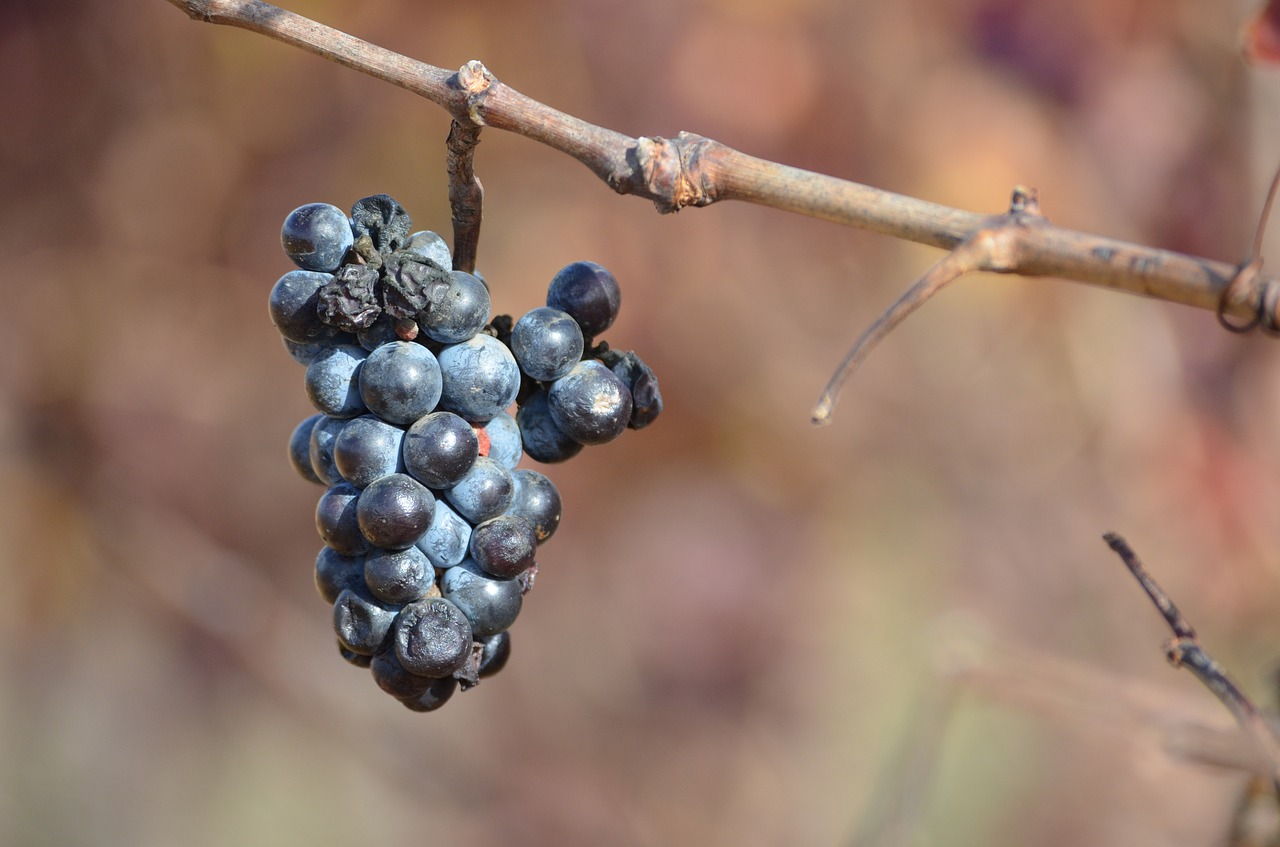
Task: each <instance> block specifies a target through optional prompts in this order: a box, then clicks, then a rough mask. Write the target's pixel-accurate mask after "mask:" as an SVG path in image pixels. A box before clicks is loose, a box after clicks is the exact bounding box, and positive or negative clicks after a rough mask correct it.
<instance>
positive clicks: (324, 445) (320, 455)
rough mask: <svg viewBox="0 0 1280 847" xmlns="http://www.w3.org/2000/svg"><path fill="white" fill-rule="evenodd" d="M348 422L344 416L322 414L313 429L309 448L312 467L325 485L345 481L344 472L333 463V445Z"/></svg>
mask: <svg viewBox="0 0 1280 847" xmlns="http://www.w3.org/2000/svg"><path fill="white" fill-rule="evenodd" d="M347 423H348V422H347V421H346V420H345V419H343V418H331V417H329V416H328V415H322V416H321V418H320V420H318V421H316V423H315V425H314V426H313V427H312V429H311V443H310V445H308V450H307V452H308V455H309V457H310V459H311V469H312V470H313V471H315V473H316V476H317V477H319V479H320V481H321V482H323V483H324V484H325V485H337V484H338V483H340V482H342V481H343V479H342V474H340V473H338V468H337V465H335V464H334V463H333V445H334V443H335V442H336V441H337V440H338V436H339V435H340V434H341V433H342V430H343V428H345V427H346V425H347Z"/></svg>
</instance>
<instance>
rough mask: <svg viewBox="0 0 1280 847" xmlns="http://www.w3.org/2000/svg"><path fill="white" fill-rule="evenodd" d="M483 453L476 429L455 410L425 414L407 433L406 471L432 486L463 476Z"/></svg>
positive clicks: (441, 485) (444, 483)
mask: <svg viewBox="0 0 1280 847" xmlns="http://www.w3.org/2000/svg"><path fill="white" fill-rule="evenodd" d="M479 455H480V454H479V439H478V438H477V437H476V431H475V429H474V428H473V427H472V426H471V424H469V423H467V422H466V421H464V420H463V419H462V418H460V417H458V416H457V415H455V414H454V413H453V412H432V413H431V414H429V415H424V416H422V417H421V418H419V419H418V420H416V421H414V423H413V426H411V427H409V431H408V432H407V433H406V434H405V439H404V466H405V470H407V471H408V472H409V474H411V475H412V476H413V477H414V478H416V479H417V480H419V481H420V482H422V483H423V484H424V485H427V486H429V487H431V488H448V487H449V486H451V485H453V484H454V483H456V482H457V481H458V480H460V479H462V477H463V476H464V475H465V474H466V472H467V471H469V470H471V466H472V465H474V464H475V462H476V458H477V457H478V456H479Z"/></svg>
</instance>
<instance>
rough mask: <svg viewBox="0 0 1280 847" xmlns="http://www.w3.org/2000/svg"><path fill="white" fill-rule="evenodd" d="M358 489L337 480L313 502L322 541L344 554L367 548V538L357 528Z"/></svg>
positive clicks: (357, 552)
mask: <svg viewBox="0 0 1280 847" xmlns="http://www.w3.org/2000/svg"><path fill="white" fill-rule="evenodd" d="M359 499H360V489H358V488H356V487H355V486H354V485H352V484H350V483H347V482H340V483H338V484H337V485H335V486H333V487H332V488H330V489H329V490H328V491H326V492H325V493H324V494H322V495H321V496H320V501H319V502H318V503H316V529H317V530H319V532H320V537H321V538H322V539H324V543H325V544H327V545H328V546H330V547H332V548H333V549H334V550H337V551H338V552H339V553H342V554H343V555H346V556H359V555H362V554H363V553H365V552H367V551H368V550H369V541H368V540H367V539H366V538H365V537H364V534H363V533H361V531H360V523H359V519H358V511H357V503H358V501H359Z"/></svg>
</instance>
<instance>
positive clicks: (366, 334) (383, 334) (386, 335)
mask: <svg viewBox="0 0 1280 847" xmlns="http://www.w3.org/2000/svg"><path fill="white" fill-rule="evenodd" d="M400 340H401V338H400V336H399V335H396V320H395V318H393V317H391V316H390V315H388V314H387V313H386V312H383V313H382V314H381V315H378V317H377V319H376V320H375V321H374V322H373V323H371V324H369V325H368V326H366V327H363V328H362V329H358V330H356V342H357V343H358V344H359V345H360V346H361V347H363V348H364V349H366V350H368V351H369V352H370V353H372V352H373V351H374V350H377V349H378V348H379V347H381V346H382V345H383V344H390V343H391V342H392V341H400Z"/></svg>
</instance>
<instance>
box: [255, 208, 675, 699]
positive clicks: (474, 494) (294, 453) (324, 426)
mask: <svg viewBox="0 0 1280 847" xmlns="http://www.w3.org/2000/svg"><path fill="white" fill-rule="evenodd" d="M281 244H282V246H283V247H284V251H285V253H286V254H287V255H288V257H289V258H290V259H291V260H292V261H293V263H294V264H295V265H297V268H296V269H295V270H291V271H289V272H288V273H286V274H285V275H284V276H282V277H280V279H279V280H278V281H277V282H276V284H275V286H274V287H273V288H272V290H271V295H270V299H269V307H270V315H271V320H272V323H273V324H274V325H275V327H276V329H277V330H278V331H279V332H280V335H281V336H282V338H283V341H284V346H285V349H286V350H287V351H288V353H289V355H290V356H292V357H293V359H294V360H295V361H297V362H299V363H300V364H302V365H304V366H305V367H306V377H305V380H304V387H305V390H306V394H307V397H308V398H309V400H310V401H311V403H312V405H313V406H314V407H315V408H316V410H317V412H316V414H313V415H311V416H310V417H308V418H307V419H306V420H304V421H302V422H301V423H299V424H298V426H297V427H296V428H295V429H294V431H293V434H292V436H291V437H290V439H289V450H288V454H289V459H290V462H291V463H292V465H293V467H294V469H295V470H296V471H297V472H298V474H299V475H300V476H301V477H302V478H303V479H305V480H308V481H310V482H312V483H315V484H317V485H321V486H323V487H324V489H325V491H324V493H323V494H321V495H320V498H319V501H318V502H317V504H316V528H317V530H318V532H319V534H320V538H321V540H322V541H323V542H324V547H323V549H321V551H320V553H319V555H318V556H317V557H316V564H315V582H316V588H317V590H318V591H319V593H320V596H321V597H322V598H324V600H325V602H326V603H328V604H330V606H331V607H332V609H333V628H334V633H335V635H336V636H337V642H338V650H339V653H340V654H341V656H342V657H343V658H344V659H346V660H347V661H348V662H350V663H351V664H353V665H356V666H358V667H362V668H368V669H369V670H370V671H371V673H372V675H373V679H374V682H375V683H377V685H378V687H379V688H381V689H382V690H383V691H385V692H386V693H388V694H389V695H391V696H392V697H394V698H395V699H397V700H399V701H400V702H401V703H403V704H404V705H405V706H406V707H408V708H409V709H412V710H414V711H420V712H428V711H433V710H435V709H437V708H439V707H440V706H442V705H444V703H445V702H447V701H448V700H449V698H450V697H452V696H453V694H454V692H455V691H456V690H457V689H459V688H462V689H464V690H465V689H467V688H471V687H472V686H474V685H476V684H478V683H479V681H480V680H481V679H482V678H485V677H488V676H492V675H493V674H495V673H497V672H498V671H499V670H501V669H502V668H503V667H504V666H505V665H506V663H507V660H508V657H509V656H510V654H511V635H510V631H509V630H510V627H511V625H512V624H513V623H514V622H515V620H516V617H517V616H518V615H519V613H520V610H521V608H522V605H523V603H524V597H525V595H527V594H528V593H529V591H530V590H531V589H532V588H533V586H534V581H535V578H536V576H537V574H538V567H539V564H538V559H539V550H540V548H541V546H542V545H543V544H544V543H545V542H546V541H547V540H548V539H549V538H551V536H552V535H553V534H554V533H555V531H556V529H557V527H559V525H560V517H561V499H560V493H559V491H558V490H557V489H556V486H555V485H554V484H553V483H552V481H551V480H550V478H548V477H547V476H546V475H545V474H543V473H541V472H540V471H537V470H534V469H531V468H524V467H520V465H521V463H522V462H523V460H524V459H525V458H526V457H527V458H529V459H531V460H533V461H535V462H540V463H555V462H562V461H565V460H567V459H570V458H572V457H573V456H575V455H577V454H578V453H580V452H581V451H582V450H583V448H584V447H585V446H589V445H597V444H604V443H606V442H609V441H612V440H613V439H615V438H617V437H618V436H619V435H621V434H622V433H623V432H624V431H625V430H627V429H641V428H643V427H645V426H647V425H648V424H650V423H652V422H653V420H654V419H656V418H657V416H658V414H659V413H660V412H661V411H662V395H661V393H660V392H659V389H658V382H657V378H656V377H655V376H654V373H653V371H652V370H651V369H650V368H649V367H648V366H647V365H646V364H645V363H644V362H643V361H642V360H641V359H640V357H639V356H637V355H636V354H635V353H634V352H631V351H625V352H621V351H616V350H612V349H610V347H609V345H608V344H607V343H606V342H604V341H598V340H597V339H598V336H599V335H600V333H602V332H604V331H605V330H606V329H608V328H609V327H610V326H611V325H612V324H613V322H614V320H615V319H616V318H617V316H618V308H619V306H620V304H621V291H620V288H619V286H618V282H617V280H616V279H615V278H614V277H613V275H612V274H611V273H609V271H607V270H606V269H605V268H603V267H601V266H600V265H597V264H595V263H593V262H573V263H572V264H569V265H567V266H566V267H564V268H563V269H561V270H560V271H559V272H558V273H557V274H556V275H555V276H554V277H553V278H552V280H551V282H550V284H549V286H548V290H547V304H546V306H540V307H538V308H535V309H532V310H530V311H529V312H527V313H526V314H524V315H523V316H522V317H521V318H520V319H519V320H516V321H513V320H512V319H511V318H510V317H509V316H507V315H498V316H496V317H495V316H493V315H492V314H491V303H490V296H489V287H488V283H487V282H486V281H485V279H484V278H483V277H481V276H479V275H478V274H472V273H467V272H465V271H461V270H454V269H453V261H452V257H451V255H450V251H449V247H448V244H447V243H446V242H445V240H444V239H443V238H441V237H440V236H439V235H437V234H436V233H434V232H431V231H427V230H423V231H419V232H414V231H413V227H412V221H411V219H410V217H409V215H408V213H407V212H406V211H405V210H404V208H403V207H402V206H401V205H400V204H399V203H398V202H396V201H395V200H394V199H392V198H391V197H389V196H387V195H385V194H379V195H374V196H371V197H366V198H364V199H362V200H359V201H357V202H356V204H355V205H354V206H353V207H352V209H351V213H350V215H348V214H347V213H346V212H344V211H342V210H341V209H340V208H338V207H336V206H333V205H330V204H327V203H308V204H306V205H303V206H300V207H298V208H297V209H294V210H293V211H292V212H290V213H289V215H288V216H287V217H286V218H285V222H284V226H283V228H282V230H281ZM513 407H514V408H515V409H516V413H515V415H514V416H513V415H512V414H511V409H512V408H513Z"/></svg>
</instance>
